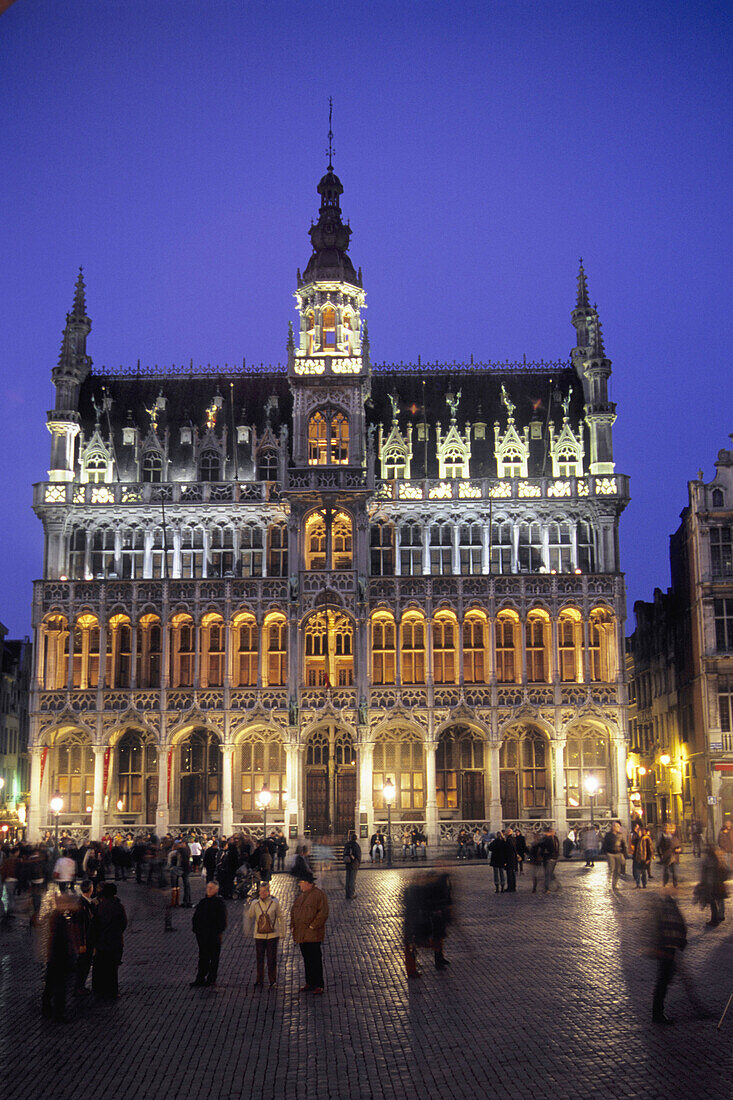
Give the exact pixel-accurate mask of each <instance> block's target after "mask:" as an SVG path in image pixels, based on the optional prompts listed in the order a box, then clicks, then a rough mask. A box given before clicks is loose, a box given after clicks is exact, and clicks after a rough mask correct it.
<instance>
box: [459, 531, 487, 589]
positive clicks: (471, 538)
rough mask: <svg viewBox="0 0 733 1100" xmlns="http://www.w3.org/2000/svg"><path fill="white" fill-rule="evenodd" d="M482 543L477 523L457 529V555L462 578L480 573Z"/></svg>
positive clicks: (481, 533) (481, 535)
mask: <svg viewBox="0 0 733 1100" xmlns="http://www.w3.org/2000/svg"><path fill="white" fill-rule="evenodd" d="M482 542H483V532H482V530H481V525H480V524H479V523H472V524H470V525H464V526H461V528H460V529H459V554H460V562H461V573H462V574H463V576H464V577H465V576H471V575H473V574H475V573H480V572H481V553H482Z"/></svg>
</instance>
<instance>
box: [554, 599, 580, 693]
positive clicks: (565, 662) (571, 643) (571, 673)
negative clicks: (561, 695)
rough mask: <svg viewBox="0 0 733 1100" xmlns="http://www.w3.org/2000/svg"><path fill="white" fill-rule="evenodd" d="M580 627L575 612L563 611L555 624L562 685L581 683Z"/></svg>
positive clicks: (578, 617) (578, 618)
mask: <svg viewBox="0 0 733 1100" xmlns="http://www.w3.org/2000/svg"><path fill="white" fill-rule="evenodd" d="M581 640H582V627H581V623H580V616H579V615H578V614H577V612H570V611H563V612H561V613H560V618H559V619H558V624H557V641H558V647H559V658H560V661H559V665H560V679H561V680H562V682H563V683H577V682H579V681H582V679H583V675H582V664H581V660H580V655H581Z"/></svg>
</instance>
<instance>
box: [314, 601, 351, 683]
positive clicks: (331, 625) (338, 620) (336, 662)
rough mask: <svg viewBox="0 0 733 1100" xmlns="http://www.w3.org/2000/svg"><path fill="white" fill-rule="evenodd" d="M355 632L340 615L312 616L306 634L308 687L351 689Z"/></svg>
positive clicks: (324, 614)
mask: <svg viewBox="0 0 733 1100" xmlns="http://www.w3.org/2000/svg"><path fill="white" fill-rule="evenodd" d="M353 647H354V628H353V625H352V623H351V621H350V620H349V619H348V618H347V617H346V616H345V615H342V614H340V613H339V612H333V611H319V612H316V614H314V615H311V617H310V618H309V619H308V621H307V622H306V624H305V630H304V650H305V654H304V657H305V659H304V662H303V675H304V680H305V684H306V686H307V687H350V686H351V685H352V684H353V682H354V656H353Z"/></svg>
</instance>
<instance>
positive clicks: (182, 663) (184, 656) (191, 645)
mask: <svg viewBox="0 0 733 1100" xmlns="http://www.w3.org/2000/svg"><path fill="white" fill-rule="evenodd" d="M170 630H171V658H170V659H171V687H193V676H194V663H195V657H196V628H195V627H194V624H193V619H192V618H191V616H190V615H186V614H184V613H181V614H178V615H174V617H173V619H172V621H171V627H170Z"/></svg>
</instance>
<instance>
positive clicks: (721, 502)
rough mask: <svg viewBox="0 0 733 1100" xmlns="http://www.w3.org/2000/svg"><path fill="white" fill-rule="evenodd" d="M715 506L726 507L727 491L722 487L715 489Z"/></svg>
mask: <svg viewBox="0 0 733 1100" xmlns="http://www.w3.org/2000/svg"><path fill="white" fill-rule="evenodd" d="M712 503H713V508H724V507H725V493H724V492H723V490H722V489H713V501H712Z"/></svg>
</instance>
